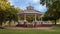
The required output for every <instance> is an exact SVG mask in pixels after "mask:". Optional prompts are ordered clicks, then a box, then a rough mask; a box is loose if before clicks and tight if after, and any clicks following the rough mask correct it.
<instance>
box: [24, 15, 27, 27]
mask: <svg viewBox="0 0 60 34" xmlns="http://www.w3.org/2000/svg"><path fill="white" fill-rule="evenodd" d="M26 25H27V21H26V14H24V27H26Z"/></svg>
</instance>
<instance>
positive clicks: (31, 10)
mask: <svg viewBox="0 0 60 34" xmlns="http://www.w3.org/2000/svg"><path fill="white" fill-rule="evenodd" d="M18 14H43V13H42V12H40V11H37V10H34V7H32V6H28V7H27V10H22V11H20V12H19V13H18Z"/></svg>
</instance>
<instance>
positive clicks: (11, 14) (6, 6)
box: [0, 0, 20, 25]
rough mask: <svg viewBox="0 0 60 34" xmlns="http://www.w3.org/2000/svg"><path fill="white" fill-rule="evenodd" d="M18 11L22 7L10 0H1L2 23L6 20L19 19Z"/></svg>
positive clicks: (0, 21) (0, 19) (0, 14)
mask: <svg viewBox="0 0 60 34" xmlns="http://www.w3.org/2000/svg"><path fill="white" fill-rule="evenodd" d="M18 11H20V9H19V8H15V7H14V6H11V5H10V3H9V2H8V0H0V25H2V22H6V21H10V22H11V21H12V20H13V21H18V15H17V12H18Z"/></svg>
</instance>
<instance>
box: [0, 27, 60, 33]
mask: <svg viewBox="0 0 60 34" xmlns="http://www.w3.org/2000/svg"><path fill="white" fill-rule="evenodd" d="M0 34H60V28H58V27H57V28H53V29H50V30H32V29H31V30H15V29H14V30H13V29H0Z"/></svg>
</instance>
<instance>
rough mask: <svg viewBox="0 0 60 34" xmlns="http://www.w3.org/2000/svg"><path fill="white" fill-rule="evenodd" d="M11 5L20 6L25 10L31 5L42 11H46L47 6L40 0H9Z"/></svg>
mask: <svg viewBox="0 0 60 34" xmlns="http://www.w3.org/2000/svg"><path fill="white" fill-rule="evenodd" d="M9 2H10V3H11V5H14V6H15V7H19V8H20V9H23V10H25V9H26V7H27V6H29V5H31V6H33V7H34V9H35V10H37V11H40V12H46V11H47V8H46V5H44V6H42V5H41V4H40V0H9Z"/></svg>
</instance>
